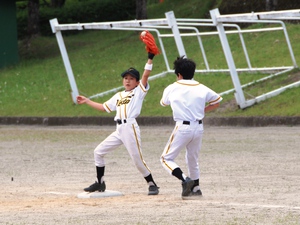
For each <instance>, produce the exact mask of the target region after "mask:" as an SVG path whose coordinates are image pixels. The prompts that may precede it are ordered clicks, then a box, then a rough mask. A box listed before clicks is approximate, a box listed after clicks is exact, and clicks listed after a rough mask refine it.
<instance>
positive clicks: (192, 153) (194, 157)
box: [185, 128, 203, 196]
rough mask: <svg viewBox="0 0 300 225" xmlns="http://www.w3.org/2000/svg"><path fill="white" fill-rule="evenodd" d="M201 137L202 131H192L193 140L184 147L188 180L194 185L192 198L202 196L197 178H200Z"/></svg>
mask: <svg viewBox="0 0 300 225" xmlns="http://www.w3.org/2000/svg"><path fill="white" fill-rule="evenodd" d="M202 136H203V130H202V129H201V128H200V129H199V128H198V129H196V130H194V138H193V140H192V141H191V142H190V143H189V144H188V145H187V146H186V149H187V151H186V155H185V159H186V164H187V167H188V172H189V176H190V178H191V179H192V180H193V181H194V185H193V187H192V189H191V191H192V192H191V194H190V195H192V196H194V195H199V196H201V195H202V192H201V189H200V186H199V178H200V168H199V153H200V149H201V145H202Z"/></svg>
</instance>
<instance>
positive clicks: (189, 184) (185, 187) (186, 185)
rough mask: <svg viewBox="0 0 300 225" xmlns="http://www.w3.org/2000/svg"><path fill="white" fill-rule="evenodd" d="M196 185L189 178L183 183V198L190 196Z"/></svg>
mask: <svg viewBox="0 0 300 225" xmlns="http://www.w3.org/2000/svg"><path fill="white" fill-rule="evenodd" d="M193 185H194V181H193V180H191V178H189V177H187V178H186V179H185V181H184V182H182V194H181V196H188V195H189V194H190V193H191V191H192V190H191V189H192V187H193Z"/></svg>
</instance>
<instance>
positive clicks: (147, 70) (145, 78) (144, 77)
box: [141, 59, 153, 87]
mask: <svg viewBox="0 0 300 225" xmlns="http://www.w3.org/2000/svg"><path fill="white" fill-rule="evenodd" d="M152 61H153V60H152V59H148V61H147V63H146V65H145V70H144V73H143V75H142V78H141V82H142V84H143V86H144V87H147V83H148V78H149V76H150V73H151V71H152ZM147 67H148V68H147Z"/></svg>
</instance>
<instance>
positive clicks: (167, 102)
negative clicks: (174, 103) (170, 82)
mask: <svg viewBox="0 0 300 225" xmlns="http://www.w3.org/2000/svg"><path fill="white" fill-rule="evenodd" d="M169 94H170V86H168V87H167V88H166V89H165V90H164V92H163V96H162V98H161V100H160V104H161V106H164V107H165V106H168V105H170V99H169Z"/></svg>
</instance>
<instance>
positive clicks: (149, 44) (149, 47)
mask: <svg viewBox="0 0 300 225" xmlns="http://www.w3.org/2000/svg"><path fill="white" fill-rule="evenodd" d="M140 39H141V41H142V42H144V43H145V44H146V46H145V48H146V51H147V52H148V53H152V54H154V55H158V54H159V53H160V50H159V48H158V47H157V45H156V43H155V39H154V37H153V36H152V34H151V33H150V32H149V31H148V30H145V31H143V32H142V33H141V34H140Z"/></svg>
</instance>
